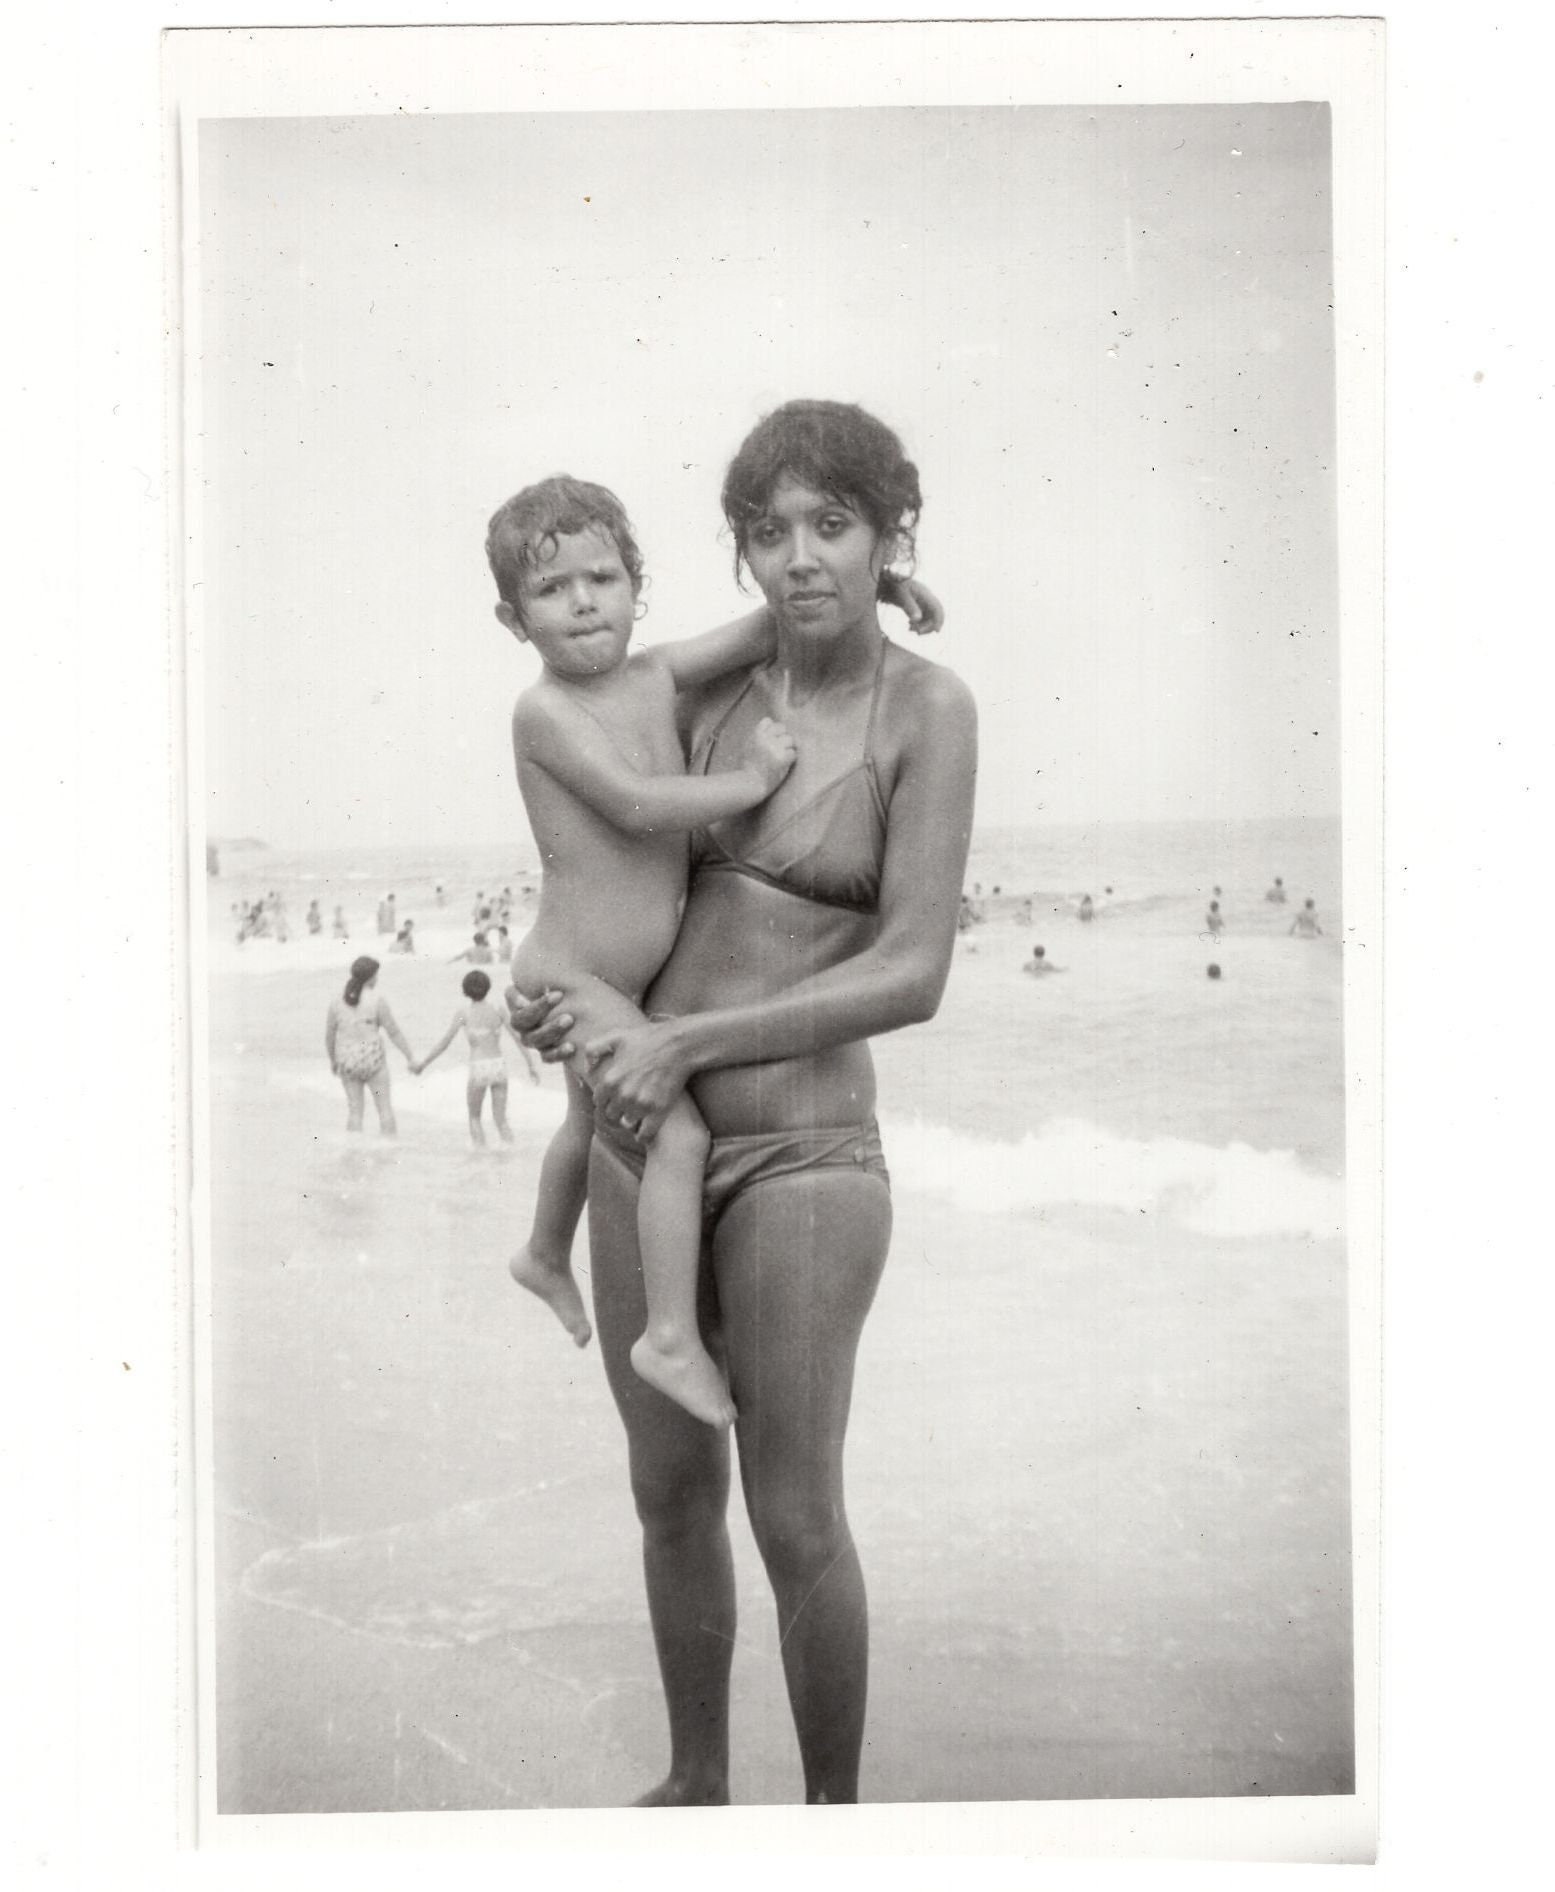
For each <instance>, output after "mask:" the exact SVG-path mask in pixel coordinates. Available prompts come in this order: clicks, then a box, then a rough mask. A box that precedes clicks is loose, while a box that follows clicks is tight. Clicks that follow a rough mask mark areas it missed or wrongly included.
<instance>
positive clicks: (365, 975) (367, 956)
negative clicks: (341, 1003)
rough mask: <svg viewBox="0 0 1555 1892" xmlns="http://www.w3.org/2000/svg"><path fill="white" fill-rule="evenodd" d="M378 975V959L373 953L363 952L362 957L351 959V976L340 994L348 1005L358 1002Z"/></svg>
mask: <svg viewBox="0 0 1555 1892" xmlns="http://www.w3.org/2000/svg"><path fill="white" fill-rule="evenodd" d="M377 977H378V961H377V960H376V959H374V958H373V956H372V954H371V953H363V954H362V956H361V958H360V959H353V960H352V961H351V976H350V978H349V979H347V980H346V986H345V990H344V992H342V993H341V995H340V996H341V997H342V998H343V999H344V1000H345V1002H346V1004H347V1005H355V1004H357V1003H358V1002H359V1001H360V999H361V996H362V993H363V992H364V991H365V990H366V988H367V987H368V986H370V985H371V984H372V982H373V980H374V979H376V978H377Z"/></svg>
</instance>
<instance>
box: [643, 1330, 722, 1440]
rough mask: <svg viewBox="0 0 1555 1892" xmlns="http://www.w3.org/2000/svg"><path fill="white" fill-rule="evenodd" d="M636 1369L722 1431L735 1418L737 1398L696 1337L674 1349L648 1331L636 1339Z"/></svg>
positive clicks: (670, 1397)
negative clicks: (731, 1392) (655, 1338)
mask: <svg viewBox="0 0 1555 1892" xmlns="http://www.w3.org/2000/svg"><path fill="white" fill-rule="evenodd" d="M631 1357H632V1370H633V1371H634V1372H635V1373H636V1374H637V1377H638V1378H639V1379H644V1380H646V1381H647V1382H648V1384H649V1385H650V1386H656V1387H657V1388H658V1390H659V1391H660V1392H661V1393H663V1394H664V1396H665V1397H666V1398H667V1399H673V1400H674V1402H675V1404H676V1405H677V1406H684V1407H685V1409H686V1411H687V1412H689V1413H690V1414H691V1416H692V1417H693V1418H694V1419H700V1420H702V1421H703V1422H704V1423H705V1424H707V1425H710V1426H717V1427H718V1428H719V1430H720V1431H722V1430H723V1429H724V1428H725V1427H726V1426H732V1425H733V1424H734V1421H735V1417H736V1415H735V1410H734V1401H733V1400H732V1399H731V1398H730V1397H729V1388H728V1387H727V1386H726V1385H725V1384H724V1376H723V1375H722V1374H721V1373H720V1372H719V1371H718V1368H717V1367H716V1366H715V1365H714V1364H713V1360H712V1356H711V1355H710V1354H709V1353H708V1352H707V1351H706V1349H705V1348H704V1347H702V1346H701V1345H700V1344H698V1343H697V1342H695V1341H692V1342H689V1343H688V1344H686V1345H684V1346H681V1347H678V1348H676V1349H675V1350H674V1351H673V1352H671V1351H668V1350H666V1349H664V1348H662V1347H659V1346H656V1345H655V1344H654V1342H653V1340H652V1339H651V1338H650V1337H649V1336H648V1335H647V1334H644V1335H643V1336H642V1338H641V1339H640V1340H634V1341H633V1342H632V1356H631Z"/></svg>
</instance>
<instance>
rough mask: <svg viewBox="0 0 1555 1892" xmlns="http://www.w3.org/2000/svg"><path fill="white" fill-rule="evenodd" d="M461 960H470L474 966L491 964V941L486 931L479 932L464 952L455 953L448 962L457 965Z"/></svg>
mask: <svg viewBox="0 0 1555 1892" xmlns="http://www.w3.org/2000/svg"><path fill="white" fill-rule="evenodd" d="M461 960H468V961H469V963H470V964H471V965H472V966H489V965H490V964H491V943H490V941H489V940H488V939H487V938H486V935H485V934H484V933H477V934H476V935H475V938H474V939H473V940H472V941H471V942H470V944H469V945H468V946H466V947H465V949H464V951H463V952H462V953H455V954H454V956H453V958H452V959H450V960H449V962H448V963H449V965H451V966H457V965H458V964H459V963H460V961H461Z"/></svg>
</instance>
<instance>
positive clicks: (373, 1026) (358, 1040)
mask: <svg viewBox="0 0 1555 1892" xmlns="http://www.w3.org/2000/svg"><path fill="white" fill-rule="evenodd" d="M385 1033H387V1035H388V1036H389V1037H390V1038H391V1039H392V1040H393V1041H394V1043H395V1044H397V1045H398V1046H399V1048H400V1052H401V1054H402V1055H403V1057H404V1059H405V1062H406V1063H407V1064H410V1063H412V1061H413V1059H412V1053H411V1049H410V1046H409V1045H408V1044H406V1042H405V1034H404V1033H403V1032H402V1031H401V1030H400V1028H399V1026H398V1025H397V1024H396V1023H395V1020H394V1014H393V1013H392V1012H391V1011H390V1010H389V1001H388V1000H387V999H386V998H382V997H380V996H379V992H378V961H377V960H376V959H374V958H373V957H372V956H371V955H370V954H368V953H363V954H362V956H361V958H360V959H353V960H352V961H351V976H350V978H349V979H347V980H346V985H345V990H344V991H343V992H342V993H341V995H340V997H339V998H338V999H335V1000H333V1001H332V1002H331V1004H330V1008H329V1013H328V1016H327V1017H326V1018H325V1020H324V1049H325V1051H326V1052H327V1053H328V1054H329V1068H330V1069H331V1070H332V1071H333V1072H334V1073H335V1075H336V1077H338V1078H339V1079H340V1081H341V1083H342V1084H344V1086H345V1089H346V1128H347V1129H348V1130H360V1129H361V1127H362V1113H363V1111H364V1110H365V1109H366V1107H367V1093H368V1092H369V1091H370V1092H371V1093H372V1100H373V1103H374V1105H375V1106H376V1107H377V1111H378V1128H379V1130H380V1131H381V1132H382V1134H383V1135H384V1136H386V1137H391V1136H394V1135H395V1134H396V1132H397V1131H398V1128H399V1126H398V1124H396V1122H395V1121H394V1105H393V1104H392V1103H391V1102H390V1100H389V1060H388V1055H387V1053H386V1052H385V1051H384V1048H383V1040H384V1035H385Z"/></svg>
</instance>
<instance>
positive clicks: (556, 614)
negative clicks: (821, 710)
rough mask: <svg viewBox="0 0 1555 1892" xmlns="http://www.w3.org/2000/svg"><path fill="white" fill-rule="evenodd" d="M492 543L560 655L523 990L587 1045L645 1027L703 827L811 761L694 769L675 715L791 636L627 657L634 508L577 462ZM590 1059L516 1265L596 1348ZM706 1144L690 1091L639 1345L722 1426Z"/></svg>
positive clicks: (655, 1231) (653, 1181)
mask: <svg viewBox="0 0 1555 1892" xmlns="http://www.w3.org/2000/svg"><path fill="white" fill-rule="evenodd" d="M486 556H487V558H488V560H489V561H490V564H491V570H492V576H493V577H494V578H495V580H496V583H497V590H498V593H499V594H500V596H499V601H498V603H497V606H496V614H497V617H498V620H499V621H500V622H501V623H502V624H503V625H505V626H506V627H507V629H508V630H510V631H511V632H512V633H513V635H514V636H515V637H516V638H517V639H518V640H519V642H520V643H524V644H530V645H532V646H533V648H534V650H535V652H536V654H537V655H538V657H539V658H540V661H541V663H542V665H543V666H544V668H543V672H542V674H541V676H540V679H539V681H538V682H536V683H534V684H533V685H532V686H531V687H530V688H529V689H527V690H526V691H525V692H524V693H523V695H522V696H521V697H520V698H519V699H518V703H517V705H516V707H515V709H514V711H513V752H514V759H515V761H516V764H517V769H518V784H519V789H520V792H521V793H522V795H523V799H524V807H525V810H526V812H527V813H528V816H529V822H530V827H531V828H532V830H533V832H534V836H535V841H536V845H537V846H538V848H539V851H540V855H541V859H542V861H543V862H544V871H543V875H542V879H541V885H540V906H539V912H538V914H537V915H536V918H535V922H534V925H533V927H532V929H531V930H530V932H529V933H528V934H527V935H526V936H525V938H524V939H523V940H522V941H521V942H520V943H519V947H518V950H517V952H516V953H515V955H514V958H513V979H514V985H515V987H516V988H517V989H516V991H510V994H509V997H510V1002H512V1001H514V1000H516V999H517V998H518V996H519V995H520V994H533V995H538V994H540V993H541V992H553V993H556V992H561V993H565V996H566V1002H567V1009H568V1011H569V1012H571V1013H572V1014H573V1016H574V1020H575V1027H574V1035H575V1037H576V1040H577V1042H578V1043H579V1044H580V1045H582V1044H585V1043H587V1042H588V1041H589V1040H591V1039H593V1038H596V1037H598V1036H600V1035H601V1034H602V1033H605V1032H609V1031H612V1030H617V1029H620V1028H623V1027H630V1026H632V1025H636V1024H638V1023H640V1022H641V1020H642V1013H641V1011H640V1009H639V1007H640V1005H641V1002H642V997H643V994H644V992H645V991H646V989H647V987H648V985H649V984H650V983H651V981H652V979H653V977H654V975H655V974H656V973H657V972H658V970H659V968H660V967H661V966H662V965H663V964H664V961H665V960H666V959H667V958H668V956H669V952H670V948H671V946H672V945H673V944H674V940H675V934H676V931H677V929H678V927H679V924H680V907H681V901H682V899H683V897H684V894H685V888H686V871H687V860H688V838H687V837H688V834H689V831H690V830H691V829H693V828H699V827H704V826H706V825H708V824H709V823H711V822H715V821H721V820H724V819H726V818H727V817H728V816H730V815H733V814H738V813H741V812H742V811H743V810H745V809H748V808H753V807H754V806H755V805H756V804H757V803H758V802H761V801H764V800H765V799H766V797H767V796H768V795H770V794H771V793H772V791H773V789H775V788H776V787H777V785H778V784H779V783H780V782H781V781H782V780H783V778H784V777H785V776H786V775H787V774H788V771H789V770H790V769H791V768H792V766H793V763H794V756H795V749H794V745H793V742H792V741H791V740H790V738H789V737H788V735H787V734H786V733H785V732H784V730H783V729H782V728H781V727H780V726H779V725H778V724H776V723H774V722H773V721H772V720H771V719H770V718H767V719H764V720H763V721H762V722H761V723H760V724H759V725H758V726H757V728H756V729H755V730H754V731H753V732H752V735H751V738H750V741H749V743H748V745H747V747H746V750H745V753H744V756H743V758H742V766H741V767H739V768H737V769H733V770H730V771H728V772H723V771H720V772H718V773H716V774H713V775H707V776H688V775H687V774H686V773H685V766H686V765H685V757H684V754H683V752H682V749H681V743H680V737H679V735H678V733H677V729H676V720H675V693H676V690H677V689H684V688H687V687H690V686H692V685H695V684H698V683H701V682H704V681H706V680H709V679H711V678H714V677H718V676H721V675H723V674H725V673H726V672H728V671H730V670H735V669H738V668H740V667H741V666H742V665H747V664H750V663H754V662H756V661H759V659H760V658H761V657H762V656H764V655H766V654H767V653H768V652H770V651H771V649H772V648H773V631H772V626H771V621H770V619H769V617H768V615H767V613H766V611H765V610H764V609H763V610H761V611H758V612H755V613H753V614H752V615H751V616H749V617H747V618H744V619H741V620H739V621H738V622H737V623H735V624H731V625H727V626H724V627H723V628H722V629H720V630H716V631H709V632H707V633H706V634H705V635H704V636H702V637H697V638H691V639H687V640H685V641H683V642H680V643H675V644H668V645H664V644H661V645H658V646H656V647H655V648H653V649H651V650H641V651H637V652H635V653H632V654H628V645H629V644H630V642H631V637H632V628H633V624H634V622H635V619H636V616H637V603H638V597H639V593H640V592H641V589H642V554H641V553H640V552H639V550H638V548H637V543H636V540H635V539H634V538H633V535H632V528H631V525H630V522H629V521H628V519H627V516H626V512H625V510H624V508H623V507H622V505H621V502H620V501H619V500H618V499H617V498H616V497H615V495H614V494H613V493H611V492H609V491H607V490H606V489H605V488H604V487H602V486H594V485H591V484H589V483H588V482H586V481H582V480H575V479H571V478H568V477H565V476H561V477H557V478H555V479H549V480H545V481H542V482H541V483H540V484H538V485H536V486H530V487H526V488H525V489H524V491H523V492H521V493H519V494H517V495H516V496H515V497H514V498H512V499H510V500H509V501H508V502H507V504H506V505H504V506H503V507H502V508H501V509H500V510H499V511H498V512H497V513H496V514H495V515H494V516H493V518H492V521H491V525H490V529H489V532H488V536H487V540H486ZM897 595H898V596H899V595H900V594H899V593H898V594H897ZM922 595H926V594H922ZM916 601H917V598H916V596H913V597H910V598H909V599H908V600H907V601H906V602H904V608H910V607H911V605H912V604H913V603H916ZM928 604H929V607H930V615H932V612H933V608H934V607H933V601H932V599H929V600H928ZM935 622H937V619H936V620H935ZM930 627H932V626H930ZM581 1064H582V1059H581V1056H580V1055H579V1054H576V1053H575V1054H574V1056H573V1058H572V1059H571V1060H570V1061H569V1063H568V1067H567V1100H568V1103H567V1118H566V1121H565V1122H564V1124H563V1125H562V1127H561V1129H560V1130H559V1131H558V1132H557V1134H556V1136H555V1137H554V1138H553V1139H552V1142H551V1146H550V1148H549V1149H548V1150H547V1152H546V1155H545V1160H544V1162H543V1164H542V1166H541V1172H540V1193H539V1200H538V1202H537V1204H536V1207H535V1219H534V1225H533V1228H532V1229H531V1232H530V1237H529V1241H528V1243H527V1244H526V1245H525V1246H524V1247H523V1248H522V1249H520V1250H519V1252H518V1253H517V1254H516V1255H515V1256H514V1257H513V1260H512V1262H511V1263H510V1269H511V1272H512V1275H513V1278H514V1279H515V1280H516V1281H518V1282H519V1283H520V1284H521V1285H522V1286H524V1287H526V1288H528V1289H530V1290H531V1291H532V1292H533V1293H535V1294H538V1295H539V1296H540V1297H541V1299H542V1300H544V1301H546V1302H547V1303H548V1304H549V1305H550V1307H551V1308H552V1309H553V1310H554V1312H555V1313H556V1315H557V1317H558V1318H559V1319H560V1321H561V1323H562V1325H563V1326H564V1327H565V1328H566V1329H567V1331H568V1332H569V1333H570V1334H571V1335H572V1337H573V1339H574V1340H575V1341H576V1342H577V1344H578V1345H579V1346H580V1347H581V1346H583V1345H585V1344H586V1343H587V1341H588V1339H589V1336H590V1332H591V1329H590V1327H589V1323H588V1318H587V1316H586V1315H585V1313H584V1311H583V1300H582V1297H581V1295H580V1294H579V1292H578V1285H577V1282H576V1280H575V1279H574V1277H573V1273H572V1259H571V1254H572V1238H573V1234H574V1232H575V1230H576V1228H577V1224H578V1218H579V1216H580V1215H581V1214H582V1211H583V1205H584V1201H585V1199H586V1196H587V1190H588V1152H589V1143H590V1140H591V1139H592V1136H593V1105H592V1102H591V1099H590V1096H589V1092H588V1089H587V1077H588V1074H587V1072H586V1071H585V1070H583V1069H582V1068H580V1067H581ZM625 1127H626V1128H627V1129H628V1130H631V1129H634V1128H635V1126H634V1125H631V1124H627V1125H626V1126H625ZM707 1147H708V1136H707V1130H706V1127H705V1126H704V1124H703V1122H702V1118H701V1115H700V1113H699V1112H698V1110H697V1109H696V1106H695V1105H694V1104H693V1103H692V1101H691V1099H690V1097H689V1096H682V1097H681V1098H680V1099H679V1101H678V1102H677V1103H676V1105H675V1107H674V1109H673V1110H672V1111H671V1112H670V1114H669V1116H668V1117H666V1119H665V1121H664V1124H663V1126H662V1128H661V1129H660V1131H659V1133H658V1135H657V1136H656V1137H655V1139H654V1141H653V1144H652V1146H651V1148H650V1149H649V1151H648V1159H647V1166H646V1169H645V1171H644V1174H643V1182H642V1190H641V1194H640V1196H639V1199H638V1232H639V1239H640V1245H641V1252H642V1269H643V1286H644V1291H645V1295H646V1299H647V1303H648V1325H647V1328H646V1330H645V1331H644V1333H643V1334H642V1335H641V1337H640V1338H639V1339H638V1340H637V1341H636V1343H635V1344H634V1345H633V1347H632V1352H631V1359H632V1365H633V1367H634V1368H635V1369H636V1371H637V1372H638V1374H640V1375H641V1377H642V1378H643V1379H645V1380H646V1381H648V1382H649V1384H650V1385H652V1386H655V1387H657V1388H658V1389H659V1391H660V1392H662V1393H665V1394H666V1395H667V1396H668V1397H669V1398H671V1399H673V1400H675V1401H677V1402H678V1403H679V1404H680V1405H681V1406H683V1407H684V1408H685V1409H686V1410H687V1411H688V1412H691V1413H693V1414H695V1415H696V1417H697V1418H699V1419H703V1420H705V1421H706V1422H707V1423H708V1424H709V1425H713V1426H719V1427H723V1426H727V1425H729V1424H730V1422H731V1421H732V1420H733V1419H734V1417H735V1412H734V1406H733V1403H732V1401H731V1400H730V1397H729V1389H728V1387H727V1385H726V1384H725V1382H724V1378H723V1375H722V1373H721V1372H720V1371H719V1369H718V1367H717V1366H716V1365H715V1364H714V1362H713V1360H712V1358H711V1357H710V1355H709V1354H708V1353H707V1350H706V1349H705V1348H704V1347H703V1345H702V1341H701V1336H700V1333H699V1331H698V1327H697V1317H696V1275H697V1264H698V1258H699V1253H700V1247H701V1222H702V1175H703V1169H704V1166H705V1162H706V1156H707Z"/></svg>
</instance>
